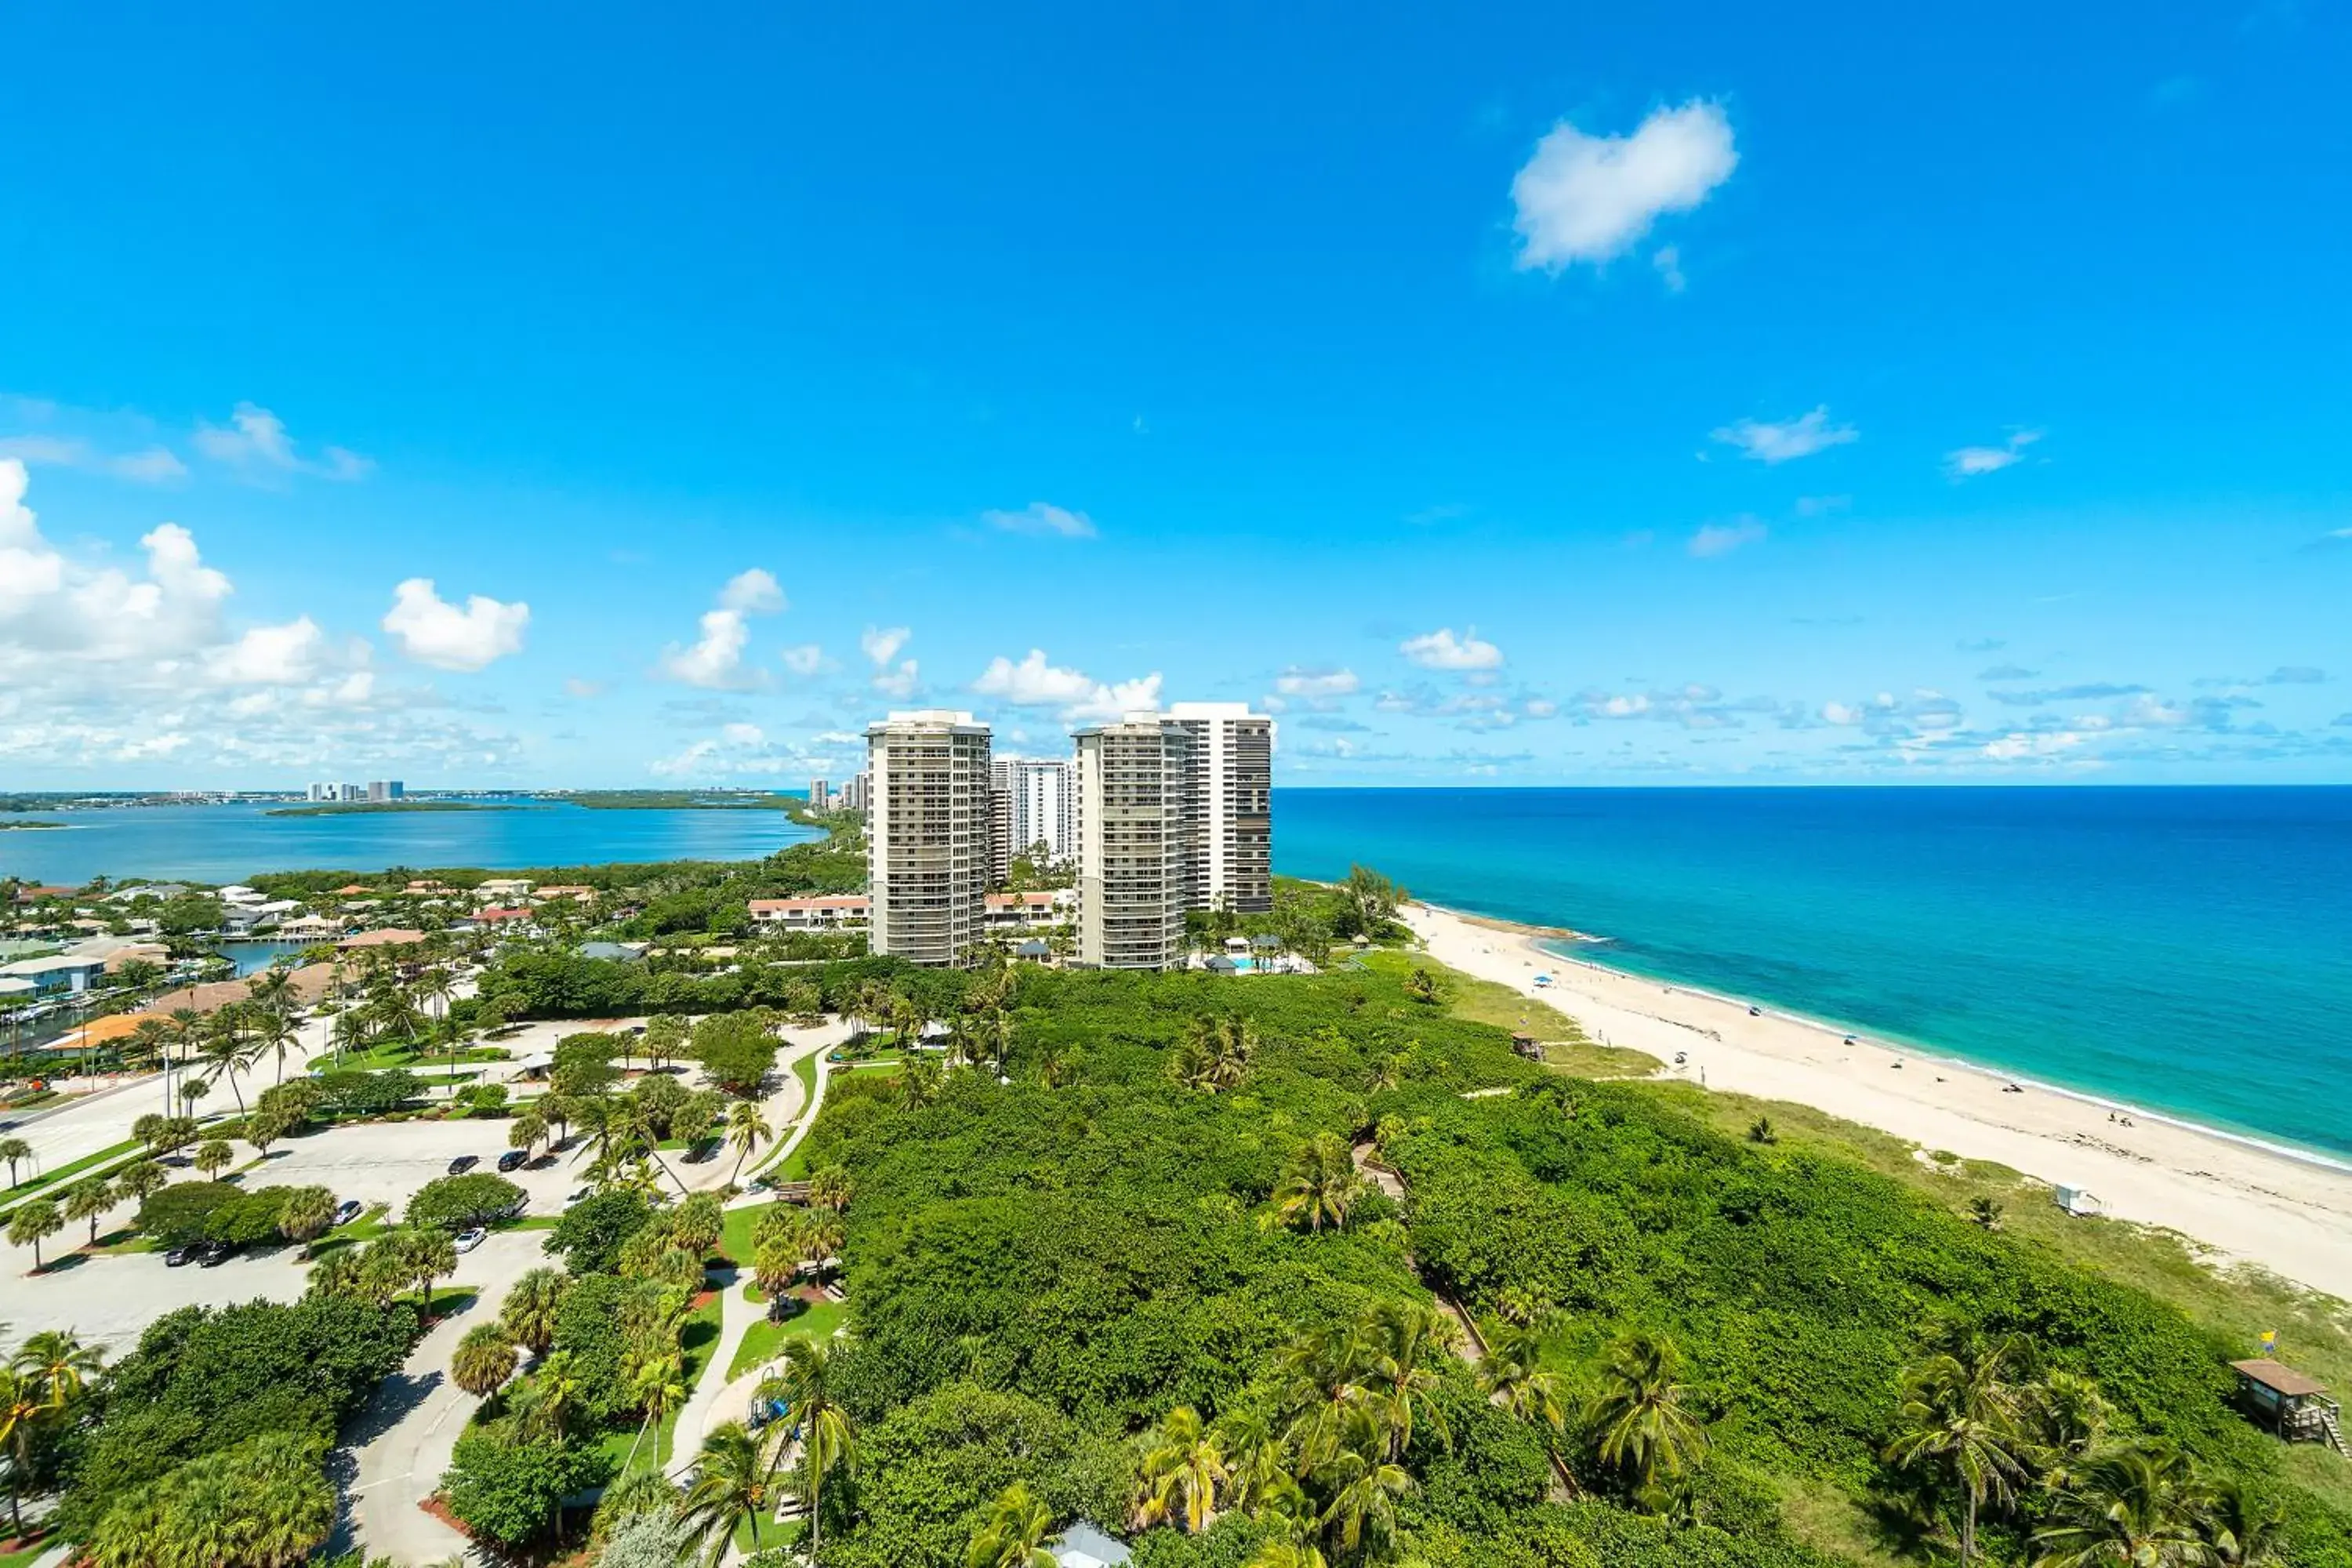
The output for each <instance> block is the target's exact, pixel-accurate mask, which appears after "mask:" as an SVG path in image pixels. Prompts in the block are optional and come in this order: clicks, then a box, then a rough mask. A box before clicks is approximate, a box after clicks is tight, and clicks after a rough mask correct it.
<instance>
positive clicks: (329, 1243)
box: [310, 1204, 392, 1262]
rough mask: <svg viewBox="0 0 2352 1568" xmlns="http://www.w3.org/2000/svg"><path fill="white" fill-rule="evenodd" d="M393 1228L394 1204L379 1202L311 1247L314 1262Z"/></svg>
mask: <svg viewBox="0 0 2352 1568" xmlns="http://www.w3.org/2000/svg"><path fill="white" fill-rule="evenodd" d="M391 1228H392V1205H389V1204H377V1205H374V1206H373V1207H372V1208H369V1209H367V1210H366V1211H365V1212H363V1213H362V1214H361V1215H360V1217H359V1218H357V1219H355V1220H352V1222H351V1223H350V1224H348V1225H339V1226H336V1227H335V1228H334V1229H332V1230H331V1231H329V1232H328V1233H327V1234H326V1235H324V1236H322V1237H320V1238H319V1239H318V1240H317V1241H316V1242H315V1243H313V1244H312V1246H311V1248H310V1257H311V1260H312V1261H313V1262H315V1261H317V1260H318V1259H319V1258H324V1257H325V1256H327V1254H329V1253H330V1252H334V1251H337V1250H339V1249H341V1248H342V1247H356V1246H358V1245H359V1244H360V1243H362V1242H363V1241H373V1240H374V1239H375V1238H376V1237H379V1236H382V1235H383V1233H384V1232H385V1231H387V1230H390V1229H391Z"/></svg>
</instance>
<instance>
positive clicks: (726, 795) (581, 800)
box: [554, 789, 808, 816]
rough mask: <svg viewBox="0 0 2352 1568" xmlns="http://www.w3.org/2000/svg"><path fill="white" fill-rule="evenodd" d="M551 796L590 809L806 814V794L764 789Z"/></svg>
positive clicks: (618, 791)
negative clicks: (775, 791) (780, 792)
mask: <svg viewBox="0 0 2352 1568" xmlns="http://www.w3.org/2000/svg"><path fill="white" fill-rule="evenodd" d="M554 798H556V799H558V800H562V801H566V802H569V803H570V804H571V805H584V806H586V807H587V808H588V809H589V810H591V811H789V812H792V813H793V814H794V815H795V816H805V815H807V807H808V797H807V796H805V795H775V794H772V793H770V792H767V791H764V790H683V789H582V790H565V791H563V792H562V793H560V794H558V795H556V796H555V797H554Z"/></svg>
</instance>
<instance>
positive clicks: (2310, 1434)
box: [2230, 1361, 2344, 1454]
mask: <svg viewBox="0 0 2352 1568" xmlns="http://www.w3.org/2000/svg"><path fill="white" fill-rule="evenodd" d="M2230 1370H2231V1371H2232V1372H2234V1373H2237V1374H2238V1402H2239V1403H2240V1404H2241V1405H2244V1406H2245V1407H2246V1410H2247V1411H2248V1413H2249V1414H2251V1415H2253V1416H2254V1418H2255V1419H2256V1420H2258V1421H2260V1422H2262V1423H2263V1425H2264V1426H2268V1427H2269V1428H2270V1429H2271V1430H2272V1431H2273V1432H2275V1433H2277V1434H2278V1435H2279V1436H2282V1437H2284V1438H2285V1439H2286V1440H2287V1441H2288V1442H2290V1443H2325V1444H2326V1445H2327V1446H2328V1447H2331V1448H2334V1449H2335V1450H2336V1452H2337V1453H2339V1454H2340V1453H2343V1452H2344V1427H2343V1424H2342V1412H2341V1411H2340V1410H2339V1409H2338V1407H2337V1405H2336V1401H2334V1400H2333V1399H2330V1398H2328V1397H2327V1387H2326V1384H2323V1383H2321V1382H2320V1381H2319V1380H2318V1379H2317V1378H2315V1377H2312V1376H2311V1375H2309V1374H2308V1373H2300V1372H2297V1371H2295V1370H2294V1368H2293V1367H2291V1366H2281V1365H2280V1364H2279V1363H2276V1362H2274V1361H2233V1362H2231V1363H2230Z"/></svg>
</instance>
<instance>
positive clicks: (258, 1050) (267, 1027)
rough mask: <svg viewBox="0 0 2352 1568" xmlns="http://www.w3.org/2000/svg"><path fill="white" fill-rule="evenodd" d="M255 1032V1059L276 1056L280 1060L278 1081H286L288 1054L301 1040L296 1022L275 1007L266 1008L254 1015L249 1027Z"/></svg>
mask: <svg viewBox="0 0 2352 1568" xmlns="http://www.w3.org/2000/svg"><path fill="white" fill-rule="evenodd" d="M248 1027H250V1028H251V1029H252V1031H253V1057H254V1059H255V1060H256V1061H258V1060H260V1059H261V1058H263V1057H265V1056H268V1055H272V1054H275V1055H276V1056H277V1058H278V1082H279V1083H284V1082H285V1081H286V1053H287V1052H289V1051H290V1050H292V1049H293V1048H294V1047H295V1045H296V1044H297V1043H298V1042H299V1035H298V1034H297V1033H296V1031H295V1028H294V1020H293V1019H292V1018H291V1017H289V1016H287V1015H286V1014H285V1013H283V1012H281V1011H279V1010H278V1009H277V1008H274V1007H265V1008H262V1009H261V1010H259V1011H257V1012H256V1013H255V1014H253V1015H252V1022H251V1023H250V1024H249V1025H248Z"/></svg>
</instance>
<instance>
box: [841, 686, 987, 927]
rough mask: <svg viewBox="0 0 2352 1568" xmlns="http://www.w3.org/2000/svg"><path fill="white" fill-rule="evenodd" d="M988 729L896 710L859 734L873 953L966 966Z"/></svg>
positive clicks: (978, 897) (982, 850) (980, 864)
mask: <svg viewBox="0 0 2352 1568" xmlns="http://www.w3.org/2000/svg"><path fill="white" fill-rule="evenodd" d="M988 743H989V738H988V726H987V725H985V724H981V723H975V722H974V721H972V717H971V714H969V713H953V712H949V711H946V710H938V709H927V710H919V711H915V712H908V713H893V714H891V715H890V716H889V717H888V718H887V719H886V720H884V721H882V722H880V723H878V724H874V725H871V726H869V727H868V728H867V729H866V778H867V780H868V784H867V801H866V880H867V883H868V888H869V891H870V893H871V895H872V900H873V908H872V919H871V926H870V931H869V933H868V940H869V941H870V942H872V944H873V949H874V951H875V952H887V953H894V954H896V955H898V957H901V958H905V959H908V960H911V961H912V962H914V963H931V964H957V963H963V962H965V960H966V958H967V957H968V956H969V954H970V952H971V948H972V945H973V944H974V943H976V942H979V941H980V939H981V934H982V920H983V911H984V905H983V903H982V898H983V895H984V894H985V893H986V892H987V890H988V871H989V844H988V816H989V812H988V795H989V789H988Z"/></svg>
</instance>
